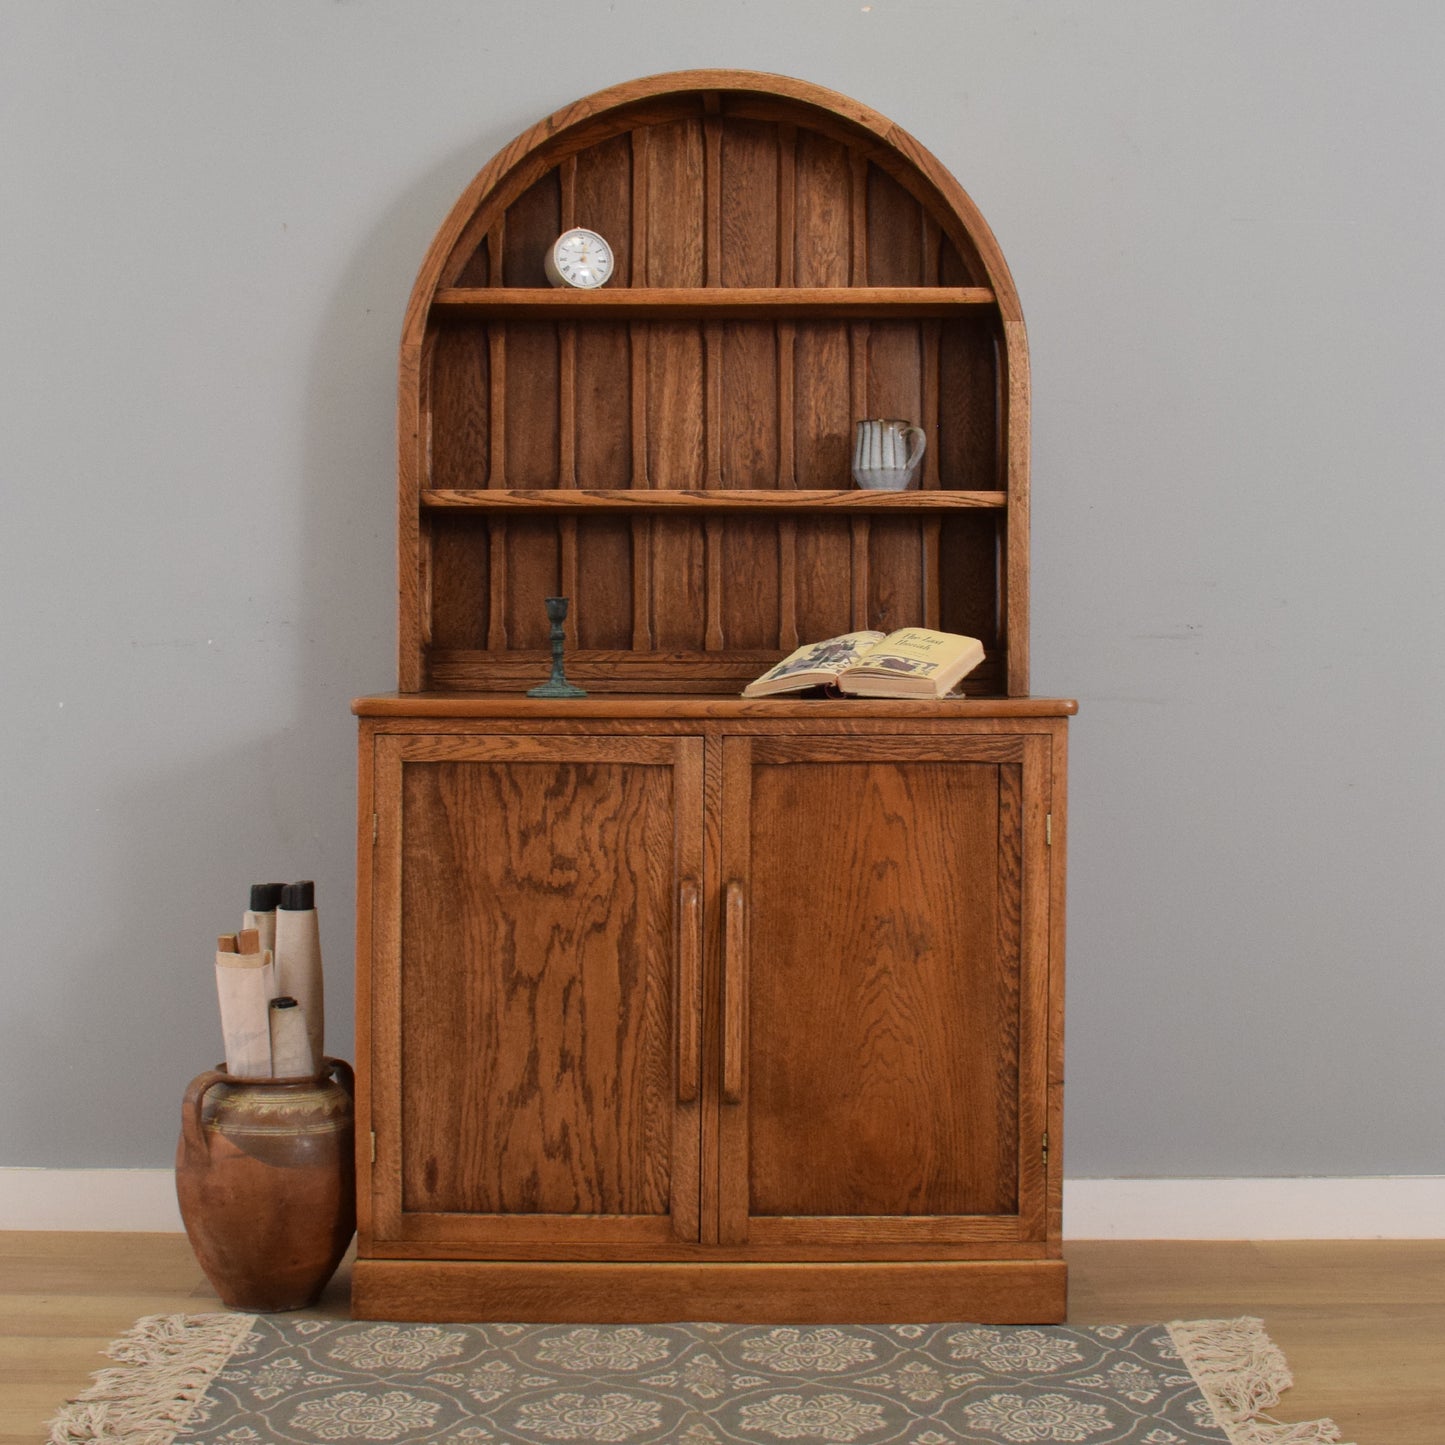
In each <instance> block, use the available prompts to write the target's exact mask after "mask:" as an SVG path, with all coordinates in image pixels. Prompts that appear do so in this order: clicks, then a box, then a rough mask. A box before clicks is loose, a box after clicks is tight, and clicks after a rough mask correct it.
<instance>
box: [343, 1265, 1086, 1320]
mask: <svg viewBox="0 0 1445 1445" xmlns="http://www.w3.org/2000/svg"><path fill="white" fill-rule="evenodd" d="M1067 1282H1068V1269H1067V1266H1066V1265H1065V1264H1064V1262H1063V1260H1057V1259H1035V1260H1007V1261H988V1262H974V1261H967V1262H959V1261H956V1260H949V1261H943V1262H938V1263H908V1264H531V1263H477V1262H472V1261H459V1260H448V1261H444V1262H433V1261H418V1260H385V1259H359V1260H357V1261H356V1264H355V1267H354V1269H353V1271H352V1277H351V1314H352V1317H353V1318H354V1319H361V1320H421V1321H427V1320H434V1321H456V1320H471V1321H478V1322H482V1321H495V1322H503V1321H506V1322H513V1323H548V1324H551V1323H557V1324H564V1323H583V1324H585V1323H594V1324H595V1323H609V1324H611V1323H617V1324H647V1323H660V1322H663V1321H666V1320H730V1321H739V1322H744V1323H754V1324H820V1323H833V1324H848V1323H855V1324H863V1323H867V1324H887V1323H899V1322H928V1321H935V1320H968V1321H972V1322H976V1323H979V1324H1057V1323H1059V1322H1060V1321H1062V1320H1063V1318H1064V1315H1065V1312H1066V1308H1067V1292H1068V1291H1067Z"/></svg>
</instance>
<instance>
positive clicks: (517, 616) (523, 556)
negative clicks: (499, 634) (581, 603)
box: [504, 517, 561, 649]
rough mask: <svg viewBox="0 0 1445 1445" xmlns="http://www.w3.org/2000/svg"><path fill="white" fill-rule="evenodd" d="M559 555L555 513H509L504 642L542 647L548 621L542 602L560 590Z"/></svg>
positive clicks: (521, 645)
mask: <svg viewBox="0 0 1445 1445" xmlns="http://www.w3.org/2000/svg"><path fill="white" fill-rule="evenodd" d="M560 583H561V557H560V553H559V549H558V533H557V519H556V518H555V517H512V518H509V519H508V522H507V573H506V578H505V582H504V587H505V593H506V602H505V606H506V620H507V645H508V646H509V647H514V648H522V649H532V648H545V647H546V646H547V645H548V639H549V637H550V635H551V624H550V623H549V622H548V621H547V612H546V609H545V607H544V606H543V603H544V602H545V600H546V599H547V598H548V597H555V596H557V595H558V592H559V591H560Z"/></svg>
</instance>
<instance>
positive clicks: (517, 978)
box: [373, 735, 702, 1258]
mask: <svg viewBox="0 0 1445 1445" xmlns="http://www.w3.org/2000/svg"><path fill="white" fill-rule="evenodd" d="M375 767H376V796H377V799H378V813H377V840H376V848H375V865H374V866H375V885H374V892H375V899H376V903H375V936H376V944H375V958H374V964H373V968H374V973H373V1020H374V1022H373V1041H374V1042H373V1048H374V1054H373V1068H374V1081H375V1082H374V1092H375V1099H376V1109H375V1117H376V1119H377V1121H378V1124H377V1137H376V1151H377V1157H376V1166H375V1169H374V1171H373V1218H374V1222H375V1224H374V1234H375V1236H376V1237H377V1238H378V1239H387V1240H413V1241H418V1242H426V1243H428V1244H429V1245H430V1246H432V1247H433V1251H434V1252H441V1253H444V1252H445V1249H444V1247H445V1246H448V1245H451V1246H455V1247H457V1248H458V1250H459V1251H469V1252H471V1253H473V1254H474V1253H475V1252H476V1251H477V1250H478V1249H486V1250H488V1251H491V1257H493V1258H501V1257H507V1256H508V1255H511V1256H512V1257H525V1256H526V1255H527V1254H528V1253H529V1252H531V1253H535V1252H538V1251H545V1250H547V1249H550V1248H554V1247H556V1246H559V1245H560V1246H582V1247H588V1248H590V1247H596V1246H608V1245H614V1246H617V1245H638V1244H641V1245H656V1244H658V1243H660V1242H664V1241H671V1240H674V1239H692V1240H695V1239H697V1237H698V1173H697V1171H698V1140H699V1126H698V1112H697V1111H698V1104H697V1095H698V1070H699V1062H698V1059H699V1050H700V1021H699V1004H700V986H699V983H698V967H699V959H700V956H701V927H702V924H701V908H700V888H701V881H702V872H701V869H702V741H701V739H698V738H636V737H600V736H568V737H544V736H535V737H523V736H468V735H460V736H405V737H382V738H379V739H378V741H377V750H376V758H375ZM438 1246H440V1247H443V1248H441V1249H440V1250H439V1251H438V1250H437V1249H436V1247H438Z"/></svg>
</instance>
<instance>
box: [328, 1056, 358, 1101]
mask: <svg viewBox="0 0 1445 1445" xmlns="http://www.w3.org/2000/svg"><path fill="white" fill-rule="evenodd" d="M321 1072H322V1073H323V1074H333V1075H335V1077H336V1082H337V1083H338V1084H340V1085H341V1087H342V1088H343V1089H345V1090H346V1092H347V1094H348V1095H350V1097H351V1098H352V1099H355V1098H356V1070H355V1069H353V1068H352V1067H351V1065H350V1064H348V1063H347V1062H346V1060H345V1059H333V1058H331V1057H330V1056H329V1055H328V1056H327V1057H326V1058H324V1059H322V1060H321Z"/></svg>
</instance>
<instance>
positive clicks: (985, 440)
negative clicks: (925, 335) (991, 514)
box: [938, 321, 1004, 491]
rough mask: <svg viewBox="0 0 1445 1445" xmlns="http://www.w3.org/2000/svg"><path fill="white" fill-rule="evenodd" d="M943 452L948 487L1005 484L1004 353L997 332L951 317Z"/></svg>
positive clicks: (942, 379)
mask: <svg viewBox="0 0 1445 1445" xmlns="http://www.w3.org/2000/svg"><path fill="white" fill-rule="evenodd" d="M938 393H939V403H938V408H939V409H938V452H939V468H940V472H941V475H942V481H943V485H944V486H945V487H955V488H959V489H962V490H963V491H992V490H995V489H997V488H1000V487H1002V486H1003V484H1004V482H1003V474H1002V469H1001V465H1000V463H1001V450H1002V440H1001V436H1000V427H1001V425H1002V417H1001V415H1000V407H999V356H998V344H997V341H996V339H995V336H994V333H993V331H992V330H991V329H990V328H989V327H988V326H986V325H982V324H980V323H978V322H973V321H950V322H947V323H946V324H945V325H944V327H943V330H942V334H941V336H940V339H939V387H938Z"/></svg>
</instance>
